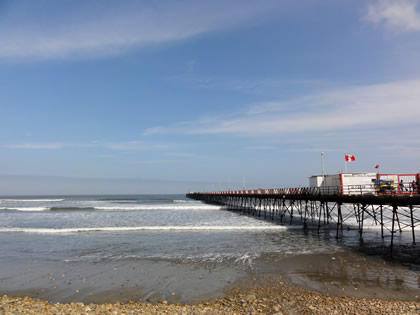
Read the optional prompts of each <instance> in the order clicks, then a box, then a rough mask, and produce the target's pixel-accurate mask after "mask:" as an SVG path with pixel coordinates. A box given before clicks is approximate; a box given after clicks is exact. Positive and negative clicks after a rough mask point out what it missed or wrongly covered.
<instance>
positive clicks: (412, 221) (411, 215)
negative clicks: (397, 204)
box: [410, 205, 416, 244]
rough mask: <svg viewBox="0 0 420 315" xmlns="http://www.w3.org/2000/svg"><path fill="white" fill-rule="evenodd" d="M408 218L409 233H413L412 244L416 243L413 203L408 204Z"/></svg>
mask: <svg viewBox="0 0 420 315" xmlns="http://www.w3.org/2000/svg"><path fill="white" fill-rule="evenodd" d="M410 218H411V233H412V234H413V244H416V233H415V231H414V217H413V205H410Z"/></svg>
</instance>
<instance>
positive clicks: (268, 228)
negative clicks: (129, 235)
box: [0, 225, 287, 234]
mask: <svg viewBox="0 0 420 315" xmlns="http://www.w3.org/2000/svg"><path fill="white" fill-rule="evenodd" d="M286 229H287V227H285V226H281V225H274V226H133V227H131V226H124V227H88V228H61V229H53V228H0V232H3V233H7V232H8V233H36V234H60V233H83V232H129V231H271V230H286Z"/></svg>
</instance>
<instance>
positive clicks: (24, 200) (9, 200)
mask: <svg viewBox="0 0 420 315" xmlns="http://www.w3.org/2000/svg"><path fill="white" fill-rule="evenodd" d="M44 201H45V202H58V201H64V199H0V202H44Z"/></svg>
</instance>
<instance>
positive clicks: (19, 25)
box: [0, 0, 275, 58]
mask: <svg viewBox="0 0 420 315" xmlns="http://www.w3.org/2000/svg"><path fill="white" fill-rule="evenodd" d="M274 3H275V2H274V1H265V2H264V4H261V3H260V2H259V1H255V0H246V1H241V3H240V4H239V3H238V2H236V1H231V0H227V1H220V0H216V1H190V0H184V1H177V2H176V3H175V2H171V1H159V2H153V4H151V3H148V2H140V1H124V2H121V3H118V2H115V3H113V5H110V4H109V3H107V5H105V4H104V5H102V3H101V5H98V6H93V8H92V7H89V6H87V5H80V8H79V9H77V8H78V7H79V6H74V7H75V8H76V9H74V8H72V9H73V10H76V12H72V14H69V13H67V12H66V11H65V10H66V8H65V7H64V6H63V8H60V7H58V8H55V10H57V12H55V15H58V16H61V17H62V18H60V19H56V18H52V17H50V16H47V17H45V16H42V15H39V16H37V15H35V14H34V16H31V18H29V19H28V18H26V16H25V15H24V14H23V15H22V13H21V12H20V11H27V10H23V9H22V8H21V9H20V11H19V10H15V11H16V12H15V11H13V10H12V13H14V14H15V15H14V16H13V14H12V17H11V18H9V19H8V20H7V22H4V23H3V25H2V30H1V31H0V41H1V43H2V44H1V46H0V57H3V58H4V57H12V58H19V57H36V58H63V57H74V56H85V55H108V54H117V53H121V52H124V51H127V50H129V49H132V48H135V47H143V46H146V45H153V44H158V43H163V42H171V41H179V40H185V39H188V38H191V37H194V36H198V35H201V34H206V33H209V32H213V31H217V30H221V29H226V28H231V27H236V26H238V25H241V24H243V23H244V22H246V21H249V19H251V18H253V17H256V16H259V15H261V14H262V13H264V12H266V11H267V10H269V9H270V7H272V5H273V4H274ZM81 4H83V3H81ZM37 5H42V6H44V3H43V4H36V3H31V6H37ZM86 6H87V7H86ZM67 9H68V8H67ZM47 10H48V8H47ZM77 10H80V12H77Z"/></svg>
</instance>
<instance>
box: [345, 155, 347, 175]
mask: <svg viewBox="0 0 420 315" xmlns="http://www.w3.org/2000/svg"><path fill="white" fill-rule="evenodd" d="M344 170H345V171H346V173H347V154H346V155H345V158H344Z"/></svg>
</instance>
